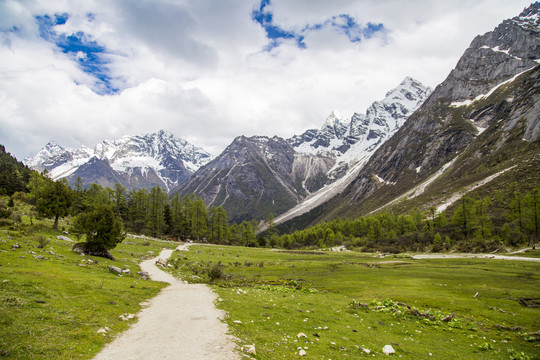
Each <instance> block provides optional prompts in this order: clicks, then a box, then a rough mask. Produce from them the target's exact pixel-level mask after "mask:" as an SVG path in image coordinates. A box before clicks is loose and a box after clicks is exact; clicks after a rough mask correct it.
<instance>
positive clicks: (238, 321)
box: [233, 320, 242, 324]
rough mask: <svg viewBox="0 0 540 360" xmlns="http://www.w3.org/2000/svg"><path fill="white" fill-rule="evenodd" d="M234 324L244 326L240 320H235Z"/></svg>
mask: <svg viewBox="0 0 540 360" xmlns="http://www.w3.org/2000/svg"><path fill="white" fill-rule="evenodd" d="M233 323H235V324H242V322H241V321H240V320H234V321H233Z"/></svg>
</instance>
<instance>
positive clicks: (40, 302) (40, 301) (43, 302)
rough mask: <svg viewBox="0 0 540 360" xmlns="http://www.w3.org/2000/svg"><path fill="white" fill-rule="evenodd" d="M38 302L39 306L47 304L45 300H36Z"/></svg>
mask: <svg viewBox="0 0 540 360" xmlns="http://www.w3.org/2000/svg"><path fill="white" fill-rule="evenodd" d="M36 302H37V303H38V304H45V301H43V300H36Z"/></svg>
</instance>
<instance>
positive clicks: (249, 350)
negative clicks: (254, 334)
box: [242, 345, 257, 355]
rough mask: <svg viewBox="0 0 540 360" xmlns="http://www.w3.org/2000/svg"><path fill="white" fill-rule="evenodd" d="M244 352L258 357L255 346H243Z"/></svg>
mask: <svg viewBox="0 0 540 360" xmlns="http://www.w3.org/2000/svg"><path fill="white" fill-rule="evenodd" d="M242 352H243V353H246V354H251V355H257V352H256V351H255V345H244V346H242Z"/></svg>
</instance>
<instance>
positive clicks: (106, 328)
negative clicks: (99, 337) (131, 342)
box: [96, 326, 109, 336]
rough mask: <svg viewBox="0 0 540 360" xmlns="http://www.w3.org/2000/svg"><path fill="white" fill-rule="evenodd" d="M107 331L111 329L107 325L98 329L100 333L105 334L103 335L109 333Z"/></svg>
mask: <svg viewBox="0 0 540 360" xmlns="http://www.w3.org/2000/svg"><path fill="white" fill-rule="evenodd" d="M107 331H109V328H108V327H107V326H105V327H102V328H100V329H99V330H98V331H96V332H97V333H98V334H103V336H106V335H107Z"/></svg>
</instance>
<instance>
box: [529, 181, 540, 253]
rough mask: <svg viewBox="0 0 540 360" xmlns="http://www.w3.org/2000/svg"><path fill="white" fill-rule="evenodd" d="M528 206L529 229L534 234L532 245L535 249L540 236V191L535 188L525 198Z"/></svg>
mask: <svg viewBox="0 0 540 360" xmlns="http://www.w3.org/2000/svg"><path fill="white" fill-rule="evenodd" d="M525 203H526V205H527V211H526V213H527V218H528V221H527V227H528V229H529V230H530V231H531V233H532V238H531V243H532V244H531V245H532V247H533V248H534V247H535V244H536V243H538V239H539V236H540V191H539V189H538V188H534V189H533V191H532V192H531V194H528V195H527V196H526V198H525Z"/></svg>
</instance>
